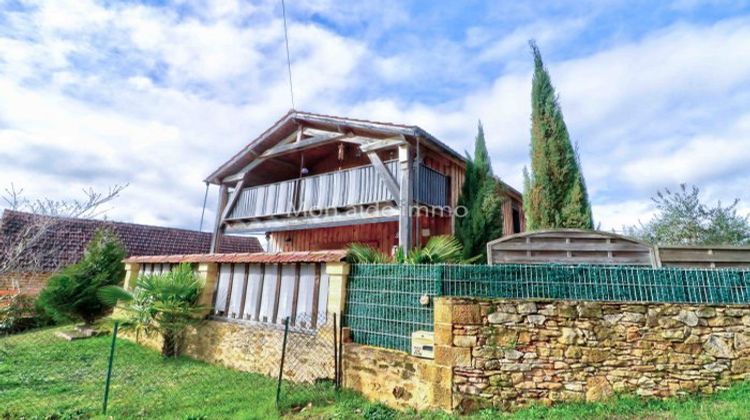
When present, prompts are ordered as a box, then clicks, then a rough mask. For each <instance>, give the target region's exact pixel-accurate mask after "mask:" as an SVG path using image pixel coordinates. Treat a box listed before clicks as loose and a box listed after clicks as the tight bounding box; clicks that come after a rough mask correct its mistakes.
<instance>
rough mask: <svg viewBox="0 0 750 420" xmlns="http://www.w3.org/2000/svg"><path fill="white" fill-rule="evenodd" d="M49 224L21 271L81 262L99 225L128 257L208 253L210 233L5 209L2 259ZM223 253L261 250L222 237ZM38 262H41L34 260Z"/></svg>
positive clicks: (247, 241)
mask: <svg viewBox="0 0 750 420" xmlns="http://www.w3.org/2000/svg"><path fill="white" fill-rule="evenodd" d="M42 224H44V225H46V226H49V228H48V229H47V231H46V232H45V233H44V234H43V235H42V236H41V237H40V238H39V239H38V240H37V241H35V244H36V245H35V246H34V247H33V248H31V249H30V250H29V251H28V252H26V254H25V255H23V256H22V257H21V267H20V268H21V270H25V269H32V268H36V269H38V270H41V271H54V270H56V269H58V268H59V267H62V266H65V265H68V264H72V263H74V262H76V261H78V260H79V259H80V258H81V256H82V255H83V251H84V249H85V248H86V244H87V243H88V242H89V241H90V240H91V238H92V237H93V235H94V232H96V230H97V229H99V228H106V229H111V230H113V231H114V232H115V233H116V234H117V236H118V237H119V238H120V241H122V244H123V246H124V247H125V250H126V251H127V255H128V256H141V255H171V254H199V253H207V252H209V250H210V247H211V234H210V233H208V232H198V231H192V230H186V229H175V228H166V227H160V226H147V225H139V224H133V223H121V222H111V221H105V220H91V219H73V218H57V217H55V218H50V217H49V216H38V215H34V214H30V213H23V212H17V211H10V210H5V211H4V212H3V216H2V219H0V258H2V255H5V252H2V251H3V250H4V248H3V247H5V246H12V244H13V243H14V240H15V241H17V240H18V238H19V235H22V233H21V232H23V231H24V230H25V229H28V228H29V226H31V227H33V226H34V225H42ZM219 251H221V252H243V253H250V252H262V251H263V248H262V247H261V245H260V242H259V241H258V239H257V238H254V237H238V236H223V237H222V238H221V240H220V241H219ZM33 261H39V263H38V264H34V263H32V262H33Z"/></svg>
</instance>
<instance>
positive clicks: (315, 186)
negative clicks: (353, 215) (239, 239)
mask: <svg viewBox="0 0 750 420" xmlns="http://www.w3.org/2000/svg"><path fill="white" fill-rule="evenodd" d="M384 165H385V167H386V168H387V169H388V171H389V172H390V173H391V174H393V176H394V178H395V179H396V180H398V179H399V178H400V168H399V164H398V161H396V160H391V161H387V162H384ZM417 172H418V173H417ZM412 179H413V184H412V188H413V196H414V197H415V200H416V202H417V203H419V204H422V205H427V206H433V207H445V206H448V205H449V203H450V198H449V193H448V191H449V181H450V179H449V178H448V177H447V176H445V175H443V174H441V173H439V172H437V171H435V170H433V169H430V168H428V167H426V166H424V165H420V169H419V171H415V173H414V174H413V175H412ZM397 199H398V198H397V197H393V196H392V194H391V193H390V191H389V190H388V188H386V185H385V183H384V182H383V180H382V179H381V178H380V175H379V174H378V173H377V172H376V169H375V168H374V167H373V166H372V165H366V166H360V167H356V168H351V169H346V170H341V171H336V172H328V173H323V174H319V175H313V176H308V177H304V178H299V179H292V180H288V181H282V182H276V183H273V184H266V185H258V186H254V187H249V188H244V189H242V191H241V192H240V195H239V197H237V200H236V202H235V205H234V206H233V208H232V209H231V211H230V212H229V213H228V215H227V219H226V220H227V222H230V223H231V222H232V221H234V222H239V221H243V222H248V221H251V220H253V219H266V218H291V217H295V218H299V217H305V216H306V215H309V214H311V213H316V214H320V213H326V214H328V211H332V210H333V211H338V210H342V209H350V208H356V207H361V206H370V205H378V204H392V203H394V204H395V203H396V201H397Z"/></svg>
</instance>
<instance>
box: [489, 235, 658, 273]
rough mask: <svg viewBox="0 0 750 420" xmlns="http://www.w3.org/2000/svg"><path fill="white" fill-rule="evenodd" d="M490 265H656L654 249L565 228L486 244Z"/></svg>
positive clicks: (639, 243) (636, 242) (510, 237)
mask: <svg viewBox="0 0 750 420" xmlns="http://www.w3.org/2000/svg"><path fill="white" fill-rule="evenodd" d="M487 260H488V263H489V264H544V263H560V264H629V265H650V266H651V265H655V257H654V251H653V248H652V247H651V246H649V245H648V244H644V243H641V242H638V241H636V240H633V239H630V238H626V237H623V236H619V235H615V234H611V233H607V232H597V231H583V230H573V229H562V230H556V231H538V232H530V233H525V234H519V235H513V236H509V237H506V238H502V239H497V240H495V241H492V242H490V243H488V244H487Z"/></svg>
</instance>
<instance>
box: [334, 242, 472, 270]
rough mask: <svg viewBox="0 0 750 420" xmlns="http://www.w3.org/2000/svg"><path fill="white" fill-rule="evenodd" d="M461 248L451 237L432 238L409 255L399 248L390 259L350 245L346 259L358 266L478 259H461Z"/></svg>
mask: <svg viewBox="0 0 750 420" xmlns="http://www.w3.org/2000/svg"><path fill="white" fill-rule="evenodd" d="M462 255H463V247H462V245H461V243H460V242H459V241H458V240H457V239H456V238H455V237H453V236H447V235H446V236H433V237H432V238H430V240H429V241H427V244H425V245H424V246H423V247H420V248H414V249H412V250H411V251H409V253H404V251H403V250H402V249H401V248H399V249H397V250H396V254H395V255H394V256H393V257H390V256H388V255H386V254H384V253H383V252H381V251H379V250H378V249H375V248H373V247H371V246H368V245H364V244H352V245H351V246H350V247H349V254H348V256H347V259H348V261H349V262H351V263H360V264H388V263H396V264H459V263H471V262H474V261H475V260H476V259H477V258H478V257H474V258H471V259H469V260H465V259H463V258H462Z"/></svg>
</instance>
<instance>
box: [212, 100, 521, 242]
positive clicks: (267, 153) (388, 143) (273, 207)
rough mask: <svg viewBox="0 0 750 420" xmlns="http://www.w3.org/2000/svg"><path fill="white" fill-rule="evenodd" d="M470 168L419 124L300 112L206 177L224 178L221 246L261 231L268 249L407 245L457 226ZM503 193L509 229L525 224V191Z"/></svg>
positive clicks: (219, 219)
mask: <svg viewBox="0 0 750 420" xmlns="http://www.w3.org/2000/svg"><path fill="white" fill-rule="evenodd" d="M465 168H466V158H465V157H464V156H462V155H461V154H460V153H458V152H456V151H455V150H453V149H451V148H450V147H448V146H447V145H445V144H444V143H442V142H441V141H440V140H438V139H437V138H436V137H435V136H433V135H431V134H430V133H428V132H427V131H425V130H423V129H422V128H420V127H417V126H413V125H402V124H393V123H384V122H375V121H366V120H358V119H352V118H342V117H336V116H329V115H319V114H312V113H308V112H300V111H295V110H292V111H290V112H289V113H287V114H286V115H284V116H283V117H282V118H281V119H280V120H278V121H277V122H276V123H275V124H273V125H272V126H271V127H270V128H268V129H267V130H266V131H265V132H263V133H262V134H260V136H258V137H257V138H256V139H255V140H253V141H251V142H250V144H248V145H247V146H245V147H244V148H243V149H242V150H240V151H239V152H238V153H237V154H236V155H235V156H233V157H232V158H231V159H229V160H228V161H227V162H225V163H224V164H222V165H221V166H220V167H219V168H218V169H216V170H215V171H214V172H213V173H212V174H211V175H209V176H208V178H206V182H208V183H211V184H215V185H218V186H220V191H219V200H218V208H217V212H216V214H217V220H216V228H215V232H214V236H215V241H214V243H213V244H212V245H213V247H214V248H212V249H217V248H216V247H217V246H219V245H218V244H221V243H222V241H225V240H227V238H228V237H231V236H230V235H233V234H239V233H243V234H247V233H252V234H265V235H266V238H267V239H268V242H269V245H268V251H269V252H285V251H310V250H330V249H341V248H345V247H346V246H347V245H348V244H350V243H352V242H359V243H365V244H369V245H372V246H374V247H377V248H379V249H380V250H382V251H383V252H387V253H391V252H392V251H393V250H394V247H395V246H400V247H402V248H404V249H406V250H408V249H410V248H412V247H413V246H418V245H420V244H423V243H425V242H426V241H427V240H428V239H429V238H430V237H432V236H436V235H446V234H452V233H453V232H454V226H453V224H454V215H457V214H459V213H460V210H461V209H458V208H457V201H458V197H459V194H460V192H461V187H462V184H463V181H464V173H465ZM504 194H505V198H506V200H505V204H504V211H503V214H504V223H505V228H504V230H505V233H506V234H513V233H518V232H522V231H523V230H524V222H523V219H524V217H523V206H522V199H521V194H520V193H519V192H518V191H516V190H515V189H513V188H512V187H510V186H508V185H505V193H504Z"/></svg>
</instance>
